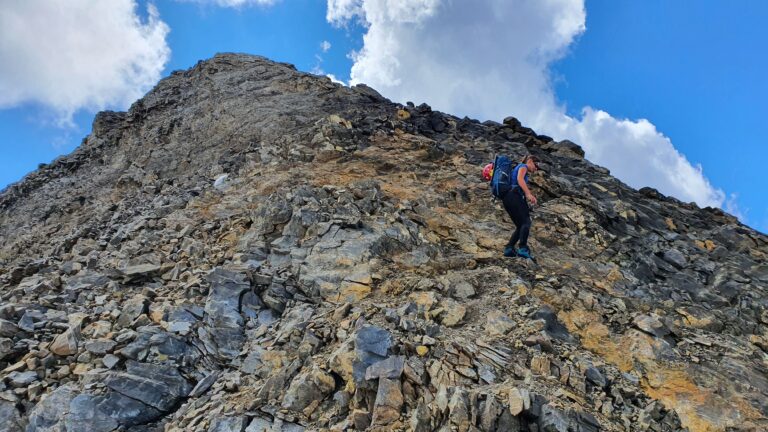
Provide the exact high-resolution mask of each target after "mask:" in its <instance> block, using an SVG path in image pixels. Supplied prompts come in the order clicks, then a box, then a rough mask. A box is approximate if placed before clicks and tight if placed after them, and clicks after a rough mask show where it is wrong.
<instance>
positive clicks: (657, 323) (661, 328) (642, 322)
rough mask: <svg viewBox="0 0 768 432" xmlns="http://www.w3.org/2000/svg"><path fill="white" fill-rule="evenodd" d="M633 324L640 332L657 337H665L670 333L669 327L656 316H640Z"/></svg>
mask: <svg viewBox="0 0 768 432" xmlns="http://www.w3.org/2000/svg"><path fill="white" fill-rule="evenodd" d="M632 323H633V324H634V325H635V326H636V327H637V328H639V329H640V330H642V331H644V332H646V333H648V334H651V335H653V336H656V337H664V336H666V335H668V334H669V333H670V331H669V329H668V328H667V326H665V325H664V323H662V322H661V320H660V319H659V318H658V317H657V316H656V315H653V314H651V315H638V316H636V317H635V318H634V320H633V321H632Z"/></svg>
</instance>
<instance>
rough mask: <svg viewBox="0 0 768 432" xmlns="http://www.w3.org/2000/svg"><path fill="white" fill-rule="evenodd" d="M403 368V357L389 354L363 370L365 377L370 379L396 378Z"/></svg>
mask: <svg viewBox="0 0 768 432" xmlns="http://www.w3.org/2000/svg"><path fill="white" fill-rule="evenodd" d="M404 369H405V357H403V356H390V357H388V358H386V359H384V360H381V361H378V362H376V363H374V364H372V365H370V366H368V369H366V370H365V379H367V380H372V379H377V378H388V379H398V378H400V376H401V375H402V374H403V370H404Z"/></svg>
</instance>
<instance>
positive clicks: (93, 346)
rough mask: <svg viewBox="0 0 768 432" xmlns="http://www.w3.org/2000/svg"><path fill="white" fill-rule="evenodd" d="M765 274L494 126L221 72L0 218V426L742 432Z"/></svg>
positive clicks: (723, 230)
mask: <svg viewBox="0 0 768 432" xmlns="http://www.w3.org/2000/svg"><path fill="white" fill-rule="evenodd" d="M498 153H505V154H509V155H511V156H513V157H522V156H523V155H524V154H528V153H531V154H534V155H535V156H537V157H538V159H539V160H540V161H541V162H540V164H539V165H540V167H541V170H540V171H539V173H537V174H535V175H533V176H532V189H533V192H534V194H536V196H537V197H538V198H539V203H540V205H539V206H538V207H536V208H535V209H534V210H533V213H532V215H533V228H532V235H531V247H532V250H533V251H534V253H535V255H536V256H537V263H533V262H530V261H526V260H523V259H521V258H504V257H503V256H502V255H501V250H502V248H503V246H504V244H505V243H506V240H507V238H508V236H509V235H510V234H511V232H512V224H511V221H509V219H508V217H507V215H506V214H505V213H504V211H503V209H502V208H501V206H500V204H499V203H494V202H493V201H492V200H491V198H490V192H489V190H488V186H487V184H486V183H484V182H483V181H482V179H481V178H480V175H479V173H480V169H481V167H482V166H483V165H484V164H485V163H487V162H488V161H489V160H492V158H493V155H494V154H498ZM766 258H768V237H766V236H765V235H763V234H760V233H758V232H755V231H754V230H752V229H750V228H748V227H746V226H744V225H741V224H740V223H739V222H738V221H737V220H736V219H735V218H734V217H732V216H730V215H728V214H725V213H723V212H722V211H720V210H718V209H713V208H706V209H700V208H698V207H697V206H696V205H695V204H690V203H683V202H680V201H678V200H676V199H674V198H670V197H666V196H663V195H662V194H660V193H659V192H657V191H655V190H653V189H649V188H644V189H641V190H639V191H637V190H634V189H632V188H630V187H628V186H626V185H624V184H623V183H621V182H620V181H618V180H617V179H615V178H613V177H611V176H610V174H609V172H608V171H607V170H606V169H604V168H602V167H599V166H596V165H593V164H591V163H590V162H589V161H587V160H585V159H584V152H583V151H582V150H581V148H580V147H579V146H578V145H576V144H574V143H571V142H568V141H563V142H555V141H553V140H552V139H551V138H548V137H546V136H542V135H537V134H536V133H535V132H534V131H532V130H531V129H529V128H526V127H524V126H522V125H521V124H520V122H519V121H517V120H516V119H514V118H512V117H510V118H507V119H504V121H503V123H496V122H492V121H487V122H484V123H480V122H478V121H475V120H472V119H468V118H463V119H460V118H457V117H454V116H451V115H448V114H443V113H439V112H436V111H432V110H431V108H430V107H429V106H427V105H425V104H422V105H419V106H415V105H414V104H410V103H409V104H407V105H405V106H402V105H398V104H395V103H392V102H390V101H388V100H386V99H384V98H383V97H381V96H380V95H379V94H378V93H376V92H375V90H373V89H370V88H368V87H365V86H363V85H359V86H355V87H352V88H349V87H343V86H340V85H337V84H334V83H332V82H331V81H330V80H329V79H327V78H323V77H317V76H313V75H310V74H305V73H301V72H298V71H296V70H295V69H294V68H293V67H292V66H290V65H286V64H281V63H274V62H271V61H269V60H267V59H264V58H261V57H255V56H247V55H238V54H220V55H217V56H215V57H214V58H213V59H210V60H206V61H202V62H200V63H198V64H197V65H196V66H195V67H193V68H191V69H189V70H187V71H180V72H175V73H173V74H172V75H171V76H170V77H168V78H166V79H164V80H163V81H161V82H160V83H159V84H158V86H157V87H156V88H155V89H154V90H152V91H151V92H150V93H149V94H147V95H146V96H145V97H144V98H143V99H141V100H139V101H137V102H136V103H135V104H134V105H133V106H132V107H131V109H130V110H129V111H128V112H126V113H115V112H105V113H100V114H99V115H97V117H96V119H95V121H94V126H93V132H92V133H91V134H90V135H89V136H88V137H87V138H86V139H85V140H84V141H83V143H82V145H81V146H80V147H79V148H78V149H77V150H75V151H74V152H73V153H72V154H70V155H68V156H64V157H62V158H59V159H58V160H56V161H54V162H53V163H52V164H50V165H47V166H43V167H41V168H40V169H39V170H37V171H35V172H33V173H31V174H29V175H28V176H27V177H26V178H25V179H24V180H23V181H21V182H19V183H17V184H15V185H11V186H10V187H8V188H7V189H6V190H4V191H3V192H2V193H1V194H0V299H1V300H0V370H2V372H1V373H0V430H4V431H13V432H16V431H28V432H38V431H39V432H43V431H46V432H47V431H68V432H71V431H94V432H108V431H116V430H126V431H169V432H170V431H212V432H214V431H215V432H231V431H236V432H243V431H247V432H257V431H258V432H261V431H273V432H276V431H285V432H299V431H315V430H329V431H346V430H369V431H385V430H386V431H390V430H402V431H417V432H422V431H517V430H519V431H533V432H553V431H558V432H566V431H580V432H588V431H598V430H603V431H624V430H643V431H681V430H688V431H725V430H765V429H766V428H768V420H767V419H766V415H768V295H767V294H768V259H766Z"/></svg>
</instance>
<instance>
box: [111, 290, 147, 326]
mask: <svg viewBox="0 0 768 432" xmlns="http://www.w3.org/2000/svg"><path fill="white" fill-rule="evenodd" d="M147 305H148V299H147V298H146V297H144V296H143V295H139V296H136V297H134V298H132V299H130V300H128V301H127V302H125V303H124V304H123V307H122V308H121V309H120V317H119V318H118V319H117V324H118V325H120V326H121V327H131V326H132V325H133V322H134V321H136V319H137V318H138V317H139V316H140V315H141V314H144V313H147Z"/></svg>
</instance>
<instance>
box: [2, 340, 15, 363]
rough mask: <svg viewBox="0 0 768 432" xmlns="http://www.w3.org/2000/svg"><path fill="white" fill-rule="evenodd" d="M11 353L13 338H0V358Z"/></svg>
mask: <svg viewBox="0 0 768 432" xmlns="http://www.w3.org/2000/svg"><path fill="white" fill-rule="evenodd" d="M11 353H13V340H11V339H8V338H0V360H3V359H4V358H6V357H7V356H8V355H9V354H11Z"/></svg>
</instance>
